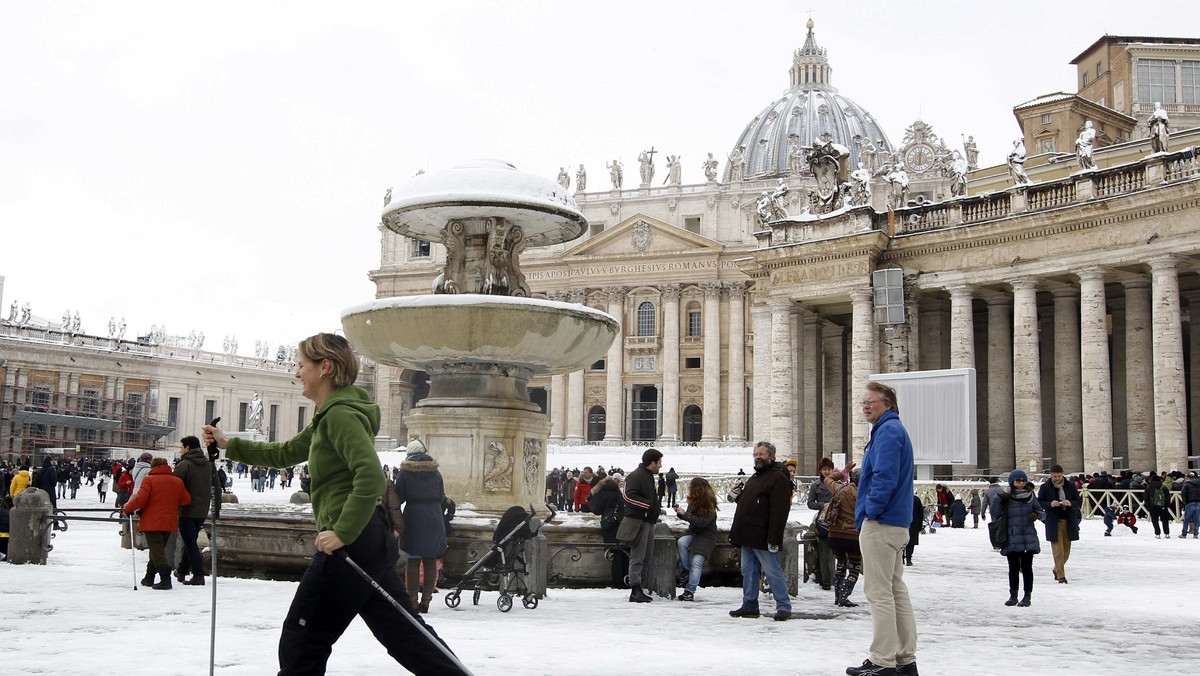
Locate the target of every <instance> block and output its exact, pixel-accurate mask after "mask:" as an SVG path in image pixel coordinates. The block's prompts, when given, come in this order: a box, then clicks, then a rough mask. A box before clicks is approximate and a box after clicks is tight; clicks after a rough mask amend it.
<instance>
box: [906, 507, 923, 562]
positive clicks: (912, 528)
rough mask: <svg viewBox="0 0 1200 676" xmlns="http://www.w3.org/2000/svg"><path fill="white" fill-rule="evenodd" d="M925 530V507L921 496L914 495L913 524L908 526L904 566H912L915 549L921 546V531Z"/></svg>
mask: <svg viewBox="0 0 1200 676" xmlns="http://www.w3.org/2000/svg"><path fill="white" fill-rule="evenodd" d="M923 530H925V505H923V504H921V496H919V495H913V516H912V523H910V524H909V525H908V544H907V545H905V546H904V565H906V566H911V565H913V564H912V555H913V548H915V547H916V546H917V545H919V544H921V531H923Z"/></svg>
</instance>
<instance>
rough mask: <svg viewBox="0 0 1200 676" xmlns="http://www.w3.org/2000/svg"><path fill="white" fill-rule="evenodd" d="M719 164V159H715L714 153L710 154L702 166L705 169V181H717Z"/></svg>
mask: <svg viewBox="0 0 1200 676" xmlns="http://www.w3.org/2000/svg"><path fill="white" fill-rule="evenodd" d="M719 164H720V163H719V162H717V158H715V157H713V154H712V153H709V154H708V159H706V160H704V164H702V165H701V166H702V167H703V168H704V180H706V181H715V180H717V166H718V165H719Z"/></svg>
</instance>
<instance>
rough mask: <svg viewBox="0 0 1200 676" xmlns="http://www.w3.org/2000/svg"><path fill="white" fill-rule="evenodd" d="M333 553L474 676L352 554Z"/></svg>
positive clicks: (466, 672)
mask: <svg viewBox="0 0 1200 676" xmlns="http://www.w3.org/2000/svg"><path fill="white" fill-rule="evenodd" d="M333 553H334V554H336V555H337V556H339V557H340V558H341V559H342V560H343V561H345V562H346V563H348V564H350V567H351V568H353V569H354V572H356V573H358V574H359V576H360V577H362V579H364V580H366V581H367V583H368V584H370V585H371V586H372V587H373V588H374V589H375V591H377V592H379V595H380V596H382V597H383V598H384V600H385V601H387V602H388V603H390V604H392V607H393V608H395V609H396V610H397V611H399V613H400V615H401V616H403V617H404V619H406V620H408V623H409V624H411V625H412V626H414V627H416V629H417V631H419V632H421V634H423V635H424V636H425V638H426V639H427V640H429V642H431V643H433V644H434V645H435V646H437V648H438V650H441V651H442V654H443V655H445V656H446V657H448V658H450V661H451V662H453V663H454V664H455V665H456V666H457V667H458V668H459V669H462V672H463V673H464V674H466V675H467V676H473V674H472V673H471V670H470V669H468V668H467V665H465V664H463V663H462V660H460V659H458V656H457V655H455V654H454V653H452V652H450V649H449V648H447V647H446V646H444V645H442V642H441V641H439V640H437V639H436V638H434V636H433V634H430V633H429V630H428V629H426V628H425V625H423V624H421V623H420V622H419V621H417V619H416V618H414V617H413V616H412V615H409V614H408V611H407V610H405V609H404V606H402V605H400V603H399V602H397V601H396V599H394V598H392V595H391V594H389V593H387V590H386V589H384V588H383V587H382V586H381V585H380V584H379V583H378V582H376V581H375V578H373V577H371V574H370V573H368V572H367V571H365V570H363V569H362V568H361V567H360V566H359V565H358V564H357V563H355V562H354V559H352V558H350V554H349V553H348V552H347V551H346V550H345V548H342V549H335V550H333Z"/></svg>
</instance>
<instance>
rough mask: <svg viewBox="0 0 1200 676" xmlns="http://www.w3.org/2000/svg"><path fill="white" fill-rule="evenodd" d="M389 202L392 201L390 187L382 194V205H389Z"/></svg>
mask: <svg viewBox="0 0 1200 676" xmlns="http://www.w3.org/2000/svg"><path fill="white" fill-rule="evenodd" d="M391 203H392V189H391V188H388V189H387V192H385V193H384V194H383V206H385V207H386V206H387V205H389V204H391Z"/></svg>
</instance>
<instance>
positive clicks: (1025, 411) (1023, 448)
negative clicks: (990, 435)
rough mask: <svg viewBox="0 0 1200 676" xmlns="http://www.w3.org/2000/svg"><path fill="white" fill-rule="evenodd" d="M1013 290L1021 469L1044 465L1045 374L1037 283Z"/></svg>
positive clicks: (1015, 409)
mask: <svg viewBox="0 0 1200 676" xmlns="http://www.w3.org/2000/svg"><path fill="white" fill-rule="evenodd" d="M1011 284H1012V289H1013V443H1014V446H1015V451H1016V463H1015V467H1016V468H1017V469H1023V470H1025V471H1027V472H1028V471H1030V470H1033V471H1036V470H1038V469H1039V468H1040V466H1041V463H1042V373H1041V358H1040V355H1039V354H1038V349H1039V348H1038V314H1037V280H1035V279H1030V278H1023V279H1018V280H1014V281H1013V282H1011Z"/></svg>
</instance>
